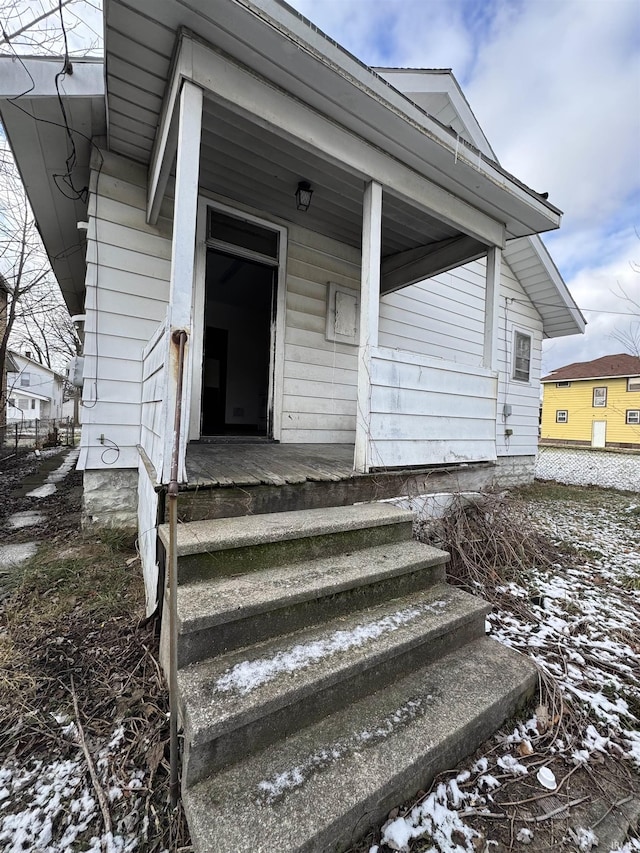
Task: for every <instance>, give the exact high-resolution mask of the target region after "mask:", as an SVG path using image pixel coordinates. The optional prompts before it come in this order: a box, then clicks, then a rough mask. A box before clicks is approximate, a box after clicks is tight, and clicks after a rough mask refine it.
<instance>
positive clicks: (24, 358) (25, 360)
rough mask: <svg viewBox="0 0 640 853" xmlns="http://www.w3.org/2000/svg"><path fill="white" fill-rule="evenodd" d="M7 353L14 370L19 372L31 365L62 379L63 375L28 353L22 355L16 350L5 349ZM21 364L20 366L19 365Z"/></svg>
mask: <svg viewBox="0 0 640 853" xmlns="http://www.w3.org/2000/svg"><path fill="white" fill-rule="evenodd" d="M7 354H8V356H9V358H11V359H12V363H13V364H14V368H13V370H14V372H20V371H22V370H25V369H26V368H28V367H30V366H33V367H35V368H37V369H38V370H42V371H44V372H45V373H50V374H51V376H57V377H58V378H59V379H64V378H65V377H64V376H63V375H62V373H60V372H59V371H57V370H54V369H53V368H52V367H49V366H48V365H47V364H42V362H40V361H36V359H35V358H31V357H30V356H28V355H24V354H23V353H20V352H16V351H15V350H11V349H10V350H7ZM20 365H22V366H20Z"/></svg>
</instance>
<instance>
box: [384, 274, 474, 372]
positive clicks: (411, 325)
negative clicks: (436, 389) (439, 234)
mask: <svg viewBox="0 0 640 853" xmlns="http://www.w3.org/2000/svg"><path fill="white" fill-rule="evenodd" d="M484 269H485V268H484V265H483V264H482V263H480V262H478V261H476V262H474V263H471V264H467V265H466V266H464V267H459V268H458V269H455V270H451V271H450V272H446V273H441V274H440V275H437V276H434V277H433V278H430V279H428V280H426V281H423V282H420V283H418V284H412V285H410V286H409V287H405V288H403V289H402V290H398V291H396V293H390V294H388V295H387V296H383V297H382V299H381V301H380V337H379V343H380V346H385V347H390V348H392V349H401V350H406V351H410V352H416V353H421V354H423V355H426V356H432V357H435V358H445V359H447V360H448V361H455V362H457V363H459V364H468V365H476V366H477V365H480V364H482V350H483V328H484V294H485V288H486V276H485V272H484Z"/></svg>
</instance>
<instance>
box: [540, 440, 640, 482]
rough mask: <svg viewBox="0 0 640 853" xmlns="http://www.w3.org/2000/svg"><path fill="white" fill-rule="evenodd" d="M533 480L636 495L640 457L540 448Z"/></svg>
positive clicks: (582, 449)
mask: <svg viewBox="0 0 640 853" xmlns="http://www.w3.org/2000/svg"><path fill="white" fill-rule="evenodd" d="M535 476H536V479H538V480H555V481H556V482H557V483H566V484H567V485H572V486H603V487H604V488H609V489H622V490H624V491H630V492H640V453H624V452H621V451H612V450H590V449H589V448H577V447H545V446H544V445H541V446H540V447H539V448H538V458H537V460H536V468H535Z"/></svg>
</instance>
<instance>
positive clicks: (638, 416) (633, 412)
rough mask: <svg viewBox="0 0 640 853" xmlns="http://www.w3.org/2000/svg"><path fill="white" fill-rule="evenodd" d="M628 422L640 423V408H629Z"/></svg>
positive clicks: (636, 424)
mask: <svg viewBox="0 0 640 853" xmlns="http://www.w3.org/2000/svg"><path fill="white" fill-rule="evenodd" d="M627 423H628V424H634V425H635V426H638V425H640V409H627Z"/></svg>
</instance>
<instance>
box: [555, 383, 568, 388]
mask: <svg viewBox="0 0 640 853" xmlns="http://www.w3.org/2000/svg"><path fill="white" fill-rule="evenodd" d="M556 388H571V383H570V382H556Z"/></svg>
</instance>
